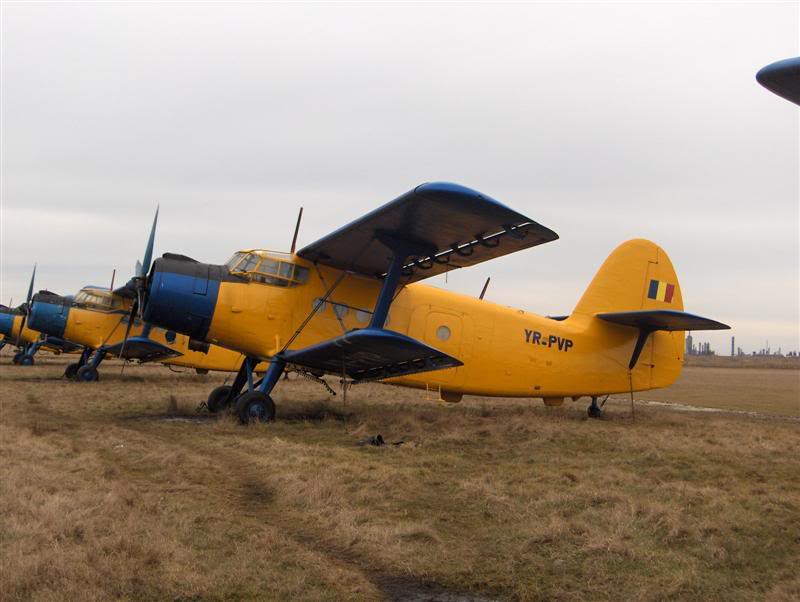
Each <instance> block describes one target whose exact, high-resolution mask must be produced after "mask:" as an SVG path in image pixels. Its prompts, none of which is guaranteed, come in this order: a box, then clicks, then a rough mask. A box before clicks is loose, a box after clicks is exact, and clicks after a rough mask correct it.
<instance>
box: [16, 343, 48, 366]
mask: <svg viewBox="0 0 800 602" xmlns="http://www.w3.org/2000/svg"><path fill="white" fill-rule="evenodd" d="M42 344H43V342H42V341H36V342H35V343H31V344H30V345H25V347H23V348H22V352H21V353H18V354H17V355H15V356H14V359H15V360H16V362H15V363H17V364H19V365H20V366H33V364H34V360H33V356H34V355H36V352H37V351H39V347H41V346H42Z"/></svg>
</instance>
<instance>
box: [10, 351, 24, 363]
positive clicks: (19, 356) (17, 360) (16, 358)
mask: <svg viewBox="0 0 800 602" xmlns="http://www.w3.org/2000/svg"><path fill="white" fill-rule="evenodd" d="M23 355H25V354H24V353H22V351H19V352H18V353H15V354H14V357H12V358H11V363H13V364H19V363H20V361H21V360H22V356H23Z"/></svg>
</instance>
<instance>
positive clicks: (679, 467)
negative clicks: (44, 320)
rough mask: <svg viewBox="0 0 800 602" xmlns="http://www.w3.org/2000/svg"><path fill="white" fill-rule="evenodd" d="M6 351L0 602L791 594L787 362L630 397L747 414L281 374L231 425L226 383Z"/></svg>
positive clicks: (798, 431)
mask: <svg viewBox="0 0 800 602" xmlns="http://www.w3.org/2000/svg"><path fill="white" fill-rule="evenodd" d="M0 362H2V365H0V412H1V413H2V414H1V416H0V418H1V420H0V452H1V453H2V479H1V480H0V504H2V508H3V511H2V519H0V598H2V599H3V600H30V599H33V600H108V599H125V600H151V599H157V600H249V599H281V600H298V599H303V600H380V599H394V600H429V599H430V600H433V599H435V600H442V601H447V600H450V601H453V600H486V599H501V600H504V599H512V600H772V601H780V600H797V599H800V576H799V574H798V566H800V421H798V419H797V416H798V411H797V406H796V402H797V399H798V375H800V373H798V372H797V371H796V370H766V369H754V370H755V371H756V372H757V371H758V370H762V371H763V374H761V373H756V372H753V371H751V370H732V369H724V368H700V367H696V368H688V369H687V370H686V372H685V374H684V376H683V377H682V379H681V381H680V382H679V383H678V384H677V385H675V386H674V387H673V388H671V389H670V390H667V391H662V392H654V393H652V394H648V395H637V399H645V398H650V399H654V400H667V401H676V402H680V403H699V404H701V405H705V406H714V407H724V408H727V409H731V410H754V409H755V410H756V411H759V412H761V414H759V415H748V414H737V413H733V412H730V413H728V412H722V413H720V412H718V413H702V412H685V411H674V410H671V409H669V408H666V407H662V406H654V405H648V404H645V403H637V405H636V413H635V421H632V420H631V415H630V411H629V401H628V400H626V399H624V398H620V399H619V400H612V401H610V402H609V404H608V405H607V406H606V408H607V410H608V412H607V418H606V419H605V420H600V421H596V420H588V419H586V417H585V406H586V404H585V403H584V402H583V401H581V402H580V403H576V404H570V405H567V406H564V407H561V408H546V407H544V406H543V405H542V404H541V402H535V403H534V402H527V401H524V402H523V401H509V400H479V399H466V400H465V401H464V402H463V403H462V404H458V405H443V404H438V403H436V402H430V401H424V400H423V399H422V396H423V394H422V393H420V392H417V391H409V390H403V389H398V388H392V387H386V386H382V385H361V386H357V387H354V388H353V389H351V391H350V392H349V394H348V399H347V403H346V404H343V402H342V400H341V397H340V396H337V397H335V398H329V397H328V395H327V393H326V392H325V390H324V389H323V388H322V387H321V386H320V385H318V384H316V383H312V382H309V381H306V380H301V379H295V380H290V381H288V382H286V381H284V382H282V383H280V385H279V386H278V388H277V389H276V395H275V398H276V401H277V403H278V413H279V420H278V422H276V423H274V424H270V425H263V426H253V427H248V428H242V427H240V426H238V425H237V424H235V423H234V421H233V420H232V419H229V418H223V419H214V418H208V417H206V416H204V415H199V414H197V413H196V412H195V408H196V406H197V405H198V402H200V401H202V400H203V399H204V398H205V396H206V395H207V393H208V391H209V390H210V389H211V388H213V387H214V386H216V385H217V384H219V383H221V382H222V380H223V378H224V377H223V376H220V375H207V376H197V375H194V374H193V373H189V372H187V373H182V374H176V373H173V372H170V371H169V370H167V369H166V368H164V367H161V366H132V367H128V368H126V370H125V374H124V376H120V374H119V370H120V368H119V365H118V364H117V365H115V364H114V363H113V362H108V363H107V364H106V365H104V367H103V368H104V369H103V370H102V372H101V374H102V381H101V382H99V383H85V384H76V383H72V382H67V381H65V380H63V379H59V378H58V377H59V375H60V374H61V372H62V371H63V366H64V360H63V359H61V358H52V357H49V358H44V357H42V359H41V361H40V362H39V363H37V365H36V366H34V367H31V368H21V367H16V366H10V365H8V364H9V357H8V356H7V355H3V356H2V357H0ZM717 370H724V372H725V373H724V374H720V373H718V372H717ZM777 372H780V373H781V374H782V375H783V376H781V375H777V374H775V373H777ZM744 373H746V374H744ZM747 387H749V388H747ZM767 414H784V415H785V416H788V417H781V416H770V415H767ZM792 416H794V417H792ZM377 433H381V434H382V435H383V437H384V438H385V439H386V441H387V442H389V443H390V445H387V446H385V447H374V446H370V445H359V443H360V442H362V441H363V440H364V439H365V438H367V437H368V436H370V435H374V434H377ZM398 441H403V442H404V443H403V444H402V445H392V443H394V442H398Z"/></svg>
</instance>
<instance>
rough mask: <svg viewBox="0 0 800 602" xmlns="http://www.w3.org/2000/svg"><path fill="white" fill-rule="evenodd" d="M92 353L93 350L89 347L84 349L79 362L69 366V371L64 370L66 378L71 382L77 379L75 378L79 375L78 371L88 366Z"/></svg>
mask: <svg viewBox="0 0 800 602" xmlns="http://www.w3.org/2000/svg"><path fill="white" fill-rule="evenodd" d="M91 353H92V350H91V349H89V348H88V347H84V348H83V353H81V357H80V359H79V360H78V361H77V362H75V363H72V364H70V365H69V366H67V369H66V370H64V376H66V377H67V378H69V379H70V380H72V379H73V378H75V376H76V375H77V374H78V370H80V369H81V368H82V367H83V366H85V365H86V360H88V359H89V356H90V355H91Z"/></svg>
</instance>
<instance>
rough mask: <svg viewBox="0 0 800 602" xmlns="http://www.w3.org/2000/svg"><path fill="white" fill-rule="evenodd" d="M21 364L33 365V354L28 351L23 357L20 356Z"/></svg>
mask: <svg viewBox="0 0 800 602" xmlns="http://www.w3.org/2000/svg"><path fill="white" fill-rule="evenodd" d="M19 365H20V366H33V356H32V355H28V354H27V353H23V354H22V357H21V358H19Z"/></svg>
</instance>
